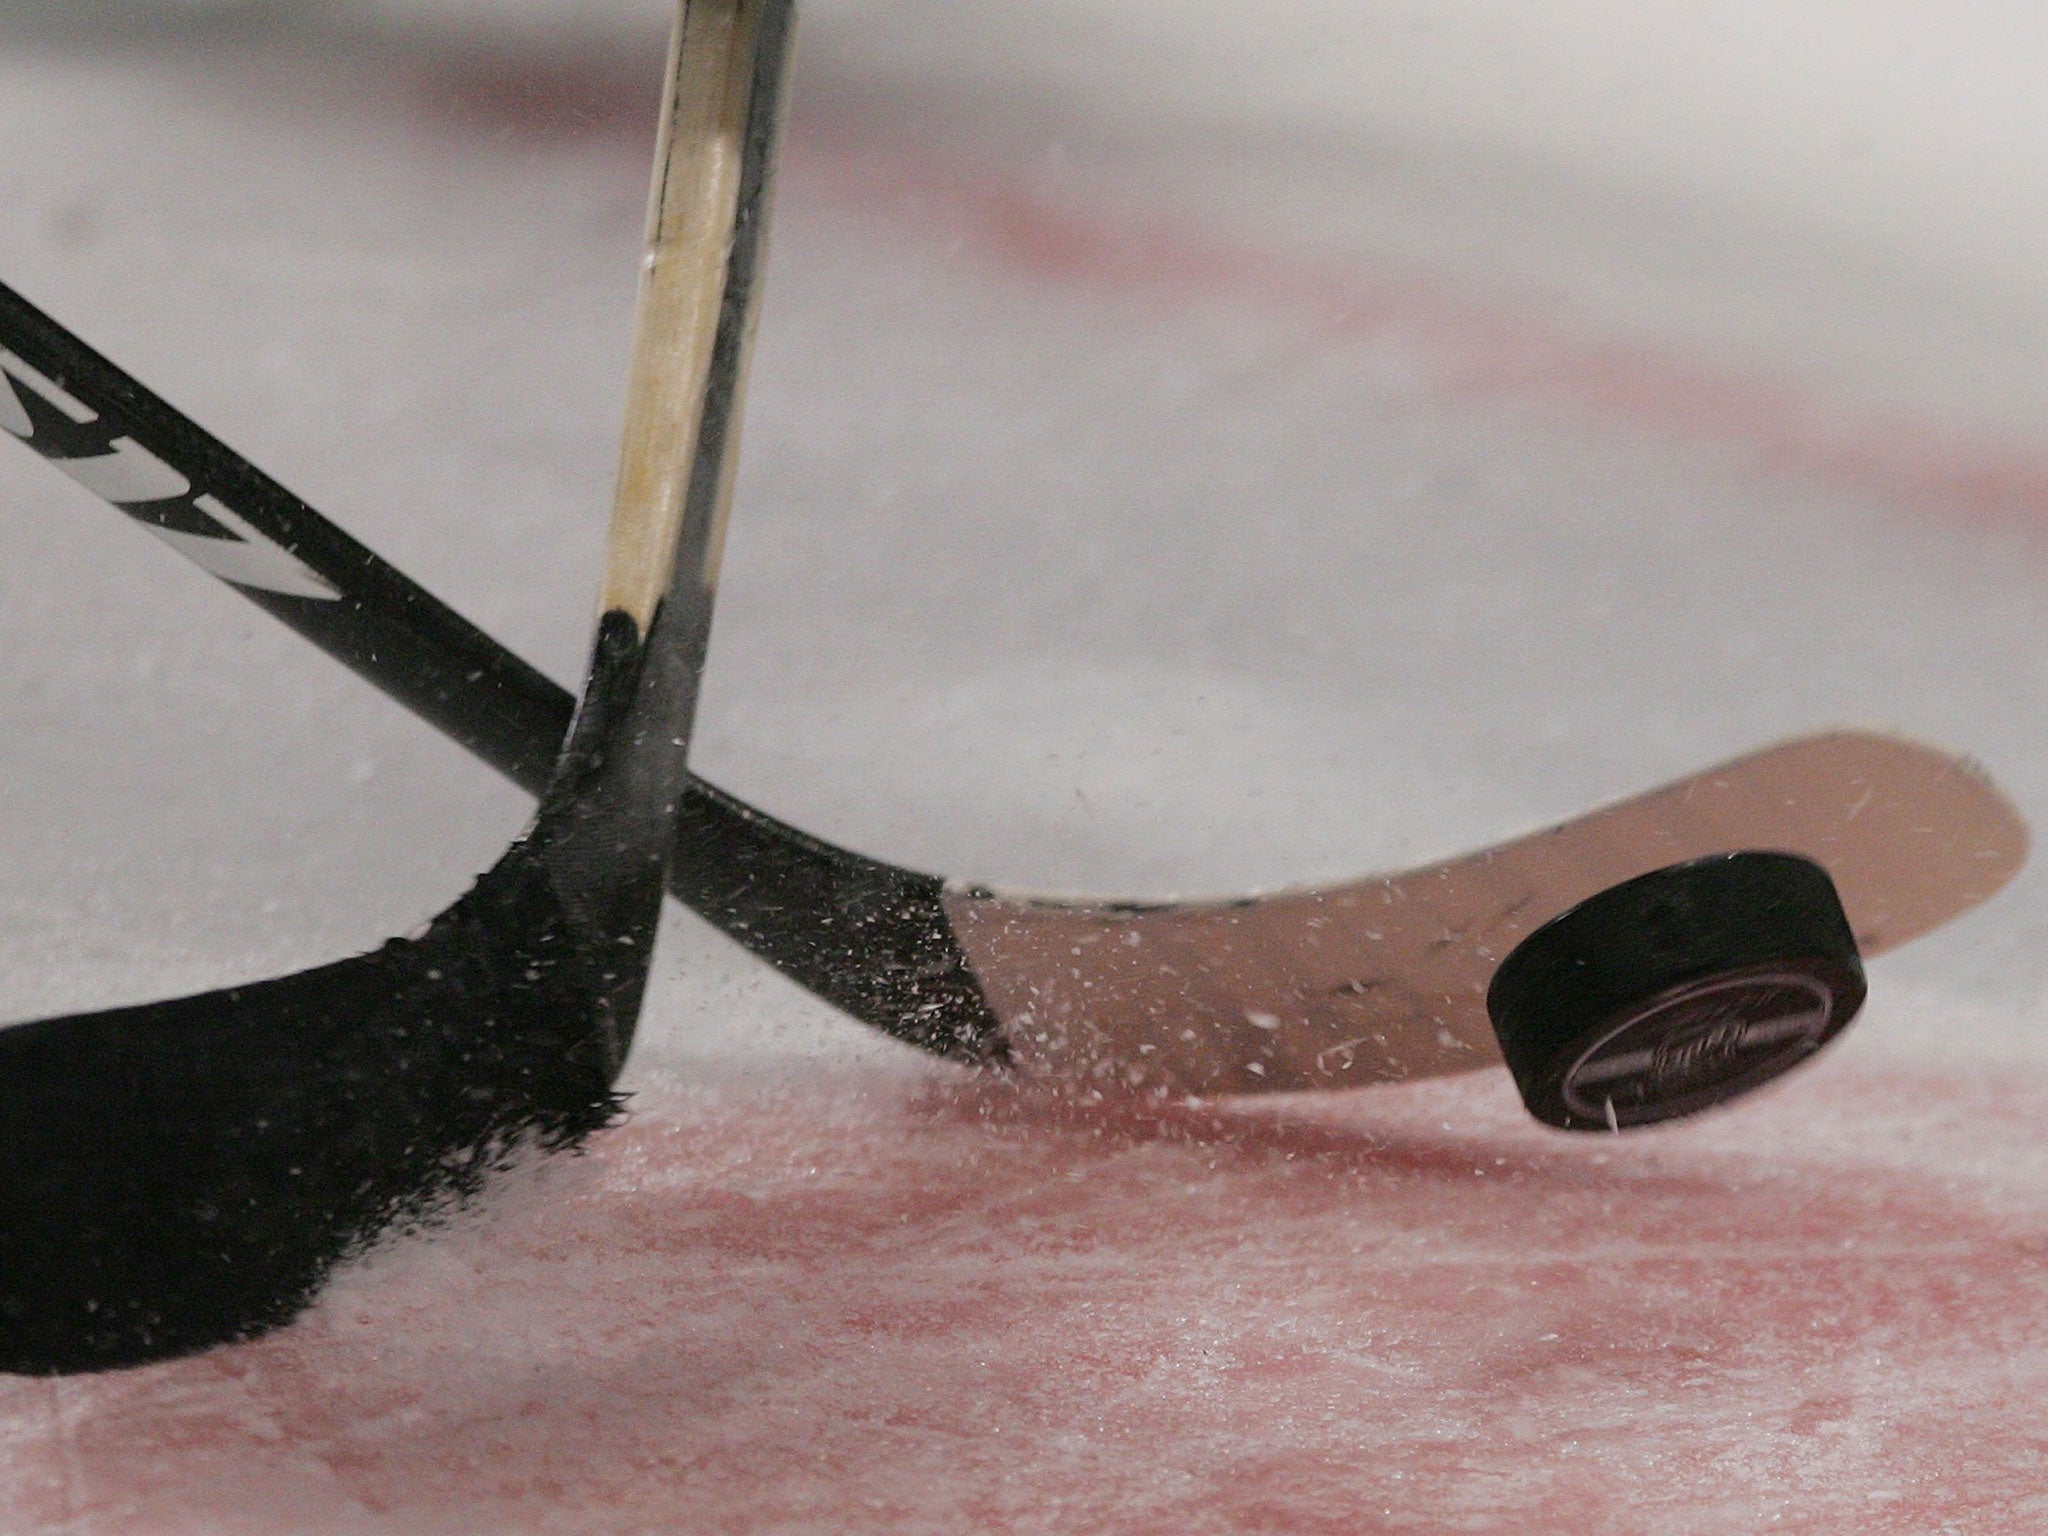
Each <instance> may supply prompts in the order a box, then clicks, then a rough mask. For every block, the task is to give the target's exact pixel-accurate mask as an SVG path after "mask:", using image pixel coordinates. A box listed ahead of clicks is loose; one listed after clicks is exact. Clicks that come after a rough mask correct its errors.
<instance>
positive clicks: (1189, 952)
mask: <svg viewBox="0 0 2048 1536" xmlns="http://www.w3.org/2000/svg"><path fill="white" fill-rule="evenodd" d="M0 380H4V381H5V384H6V385H7V386H11V387H0V429H4V430H8V431H11V432H12V433H14V434H15V435H16V436H18V437H22V438H24V439H25V440H26V441H27V442H28V443H29V445H30V446H31V447H33V448H35V449H37V450H38V451H39V452H41V453H42V454H44V455H45V456H46V457H47V458H49V459H50V460H51V461H52V462H54V463H55V464H57V465H58V467H60V468H62V469H64V470H65V471H66V472H67V473H69V474H70V475H72V476H73V477H74V478H76V479H77V480H79V481H80V482H81V483H82V484H84V485H85V486H87V487H88V488H89V489H91V490H94V491H95V492H97V493H99V494H100V495H102V496H104V497H105V498H107V499H108V500H109V501H111V502H113V503H114V504H115V505H116V506H117V507H119V508H120V510H122V511H124V512H126V513H128V514H129V515H130V516H131V517H133V518H134V519H135V520H136V521H138V522H140V523H142V524H143V525H144V526H146V527H148V528H150V529H151V530H152V531H154V532H156V533H158V534H159V535H160V536H162V537H163V538H164V539H165V540H166V541H168V542H170V543H171V544H173V545H174V546H175V547H177V548H178V549H179V550H181V551H182V552H184V553H185V554H187V555H188V556H190V557H191V558H193V559H194V560H195V561H197V562H198V563H199V564H200V565H202V566H203V567H205V568H206V569H207V570H209V571H210V572H212V573H213V574H215V575H217V576H219V577H221V578H222V579H224V580H226V581H228V582H229V583H230V584H231V585H233V586H234V587H235V588H236V589H237V590H238V591H240V592H242V593H243V595H245V596H247V597H249V598H250V599H251V600H253V601H255V602H256V603H258V604H259V605H261V606H262V607H264V608H265V609H267V610H268V611H269V612H271V613H272V614H273V615H275V616H276V617H278V618H279V619H281V620H283V621H284V622H285V623H287V624H289V625H291V626H292V627H293V628H294V629H296V630H298V631H299V632H300V633H301V634H302V635H305V636H306V637H307V638H308V639H310V640H312V641H313V642H314V643H315V644H316V645H318V646H320V647H321V648H322V649H323V650H325V651H327V652H328V653H329V654H330V655H333V656H335V657H337V658H338V659H340V660H342V661H343V662H345V663H346V664H348V665H349V666H351V667H352V668H354V669H355V670H356V671H357V672H358V673H359V674H360V675H361V676H363V677H364V678H366V679H367V680H368V681H370V682H372V683H373V684H375V685H376V686H377V687H379V688H381V689H382V690H384V691H385V692H386V693H388V694H390V695H391V696H392V697H394V698H396V699H398V700H399V701H400V702H401V703H404V704H406V705H407V706H408V707H409V708H411V709H413V710H414V711H415V712H416V713H418V714H420V715H421V716H422V717H423V718H424V719H426V720H428V721H429V722H430V723H432V724H434V725H435V726H437V727H438V728H439V729H440V730H442V731H443V732H445V733H446V734H447V735H449V736H451V737H452V738H453V739H455V740H456V741H458V742H461V743H463V744H464V745H466V746H468V747H469V748H470V749H471V750H472V751H474V752H476V753H477V754H478V755H479V756H480V757H482V758H483V759H484V760H485V761H486V762H489V763H491V764H492V765H494V766H496V767H497V768H498V769H499V770H500V771H502V772H504V773H505V774H507V775H508V776H509V777H510V778H512V779H513V780H514V782H516V783H519V784H521V785H523V786H525V787H526V788H528V789H529V790H533V791H536V792H538V790H539V789H540V788H541V787H542V785H543V784H544V783H545V780H546V776H547V771H548V770H547V764H548V762H549V757H550V754H551V753H552V751H553V750H554V747H555V745H556V744H557V743H559V741H560V740H561V737H562V733H563V731H564V730H565V729H566V727H567V724H568V720H569V714H570V710H571V707H572V701H571V699H570V696H569V695H568V693H567V692H566V691H564V690H563V689H561V688H559V687H557V686H556V685H555V684H554V683H552V682H550V681H549V680H548V679H546V678H545V677H543V676H541V675H540V674H539V673H537V672H535V671H534V670H533V669H532V668H531V667H529V666H527V665H526V664H525V663H524V662H522V661H520V660H519V659H518V658H517V657H515V656H513V655H512V654H511V653H510V652H508V651H506V650H504V649H503V648H502V647H500V646H498V645H496V644H495V643H494V642H493V641H491V640H490V639H489V637H487V636H485V635H484V634H483V633H482V632H481V631H479V630H477V629H476V628H475V627H474V626H472V625H470V624H469V623H467V622H466V621H465V620H463V619H462V618H461V617H459V616H458V615H457V614H455V613H454V612H453V611H452V610H451V609H449V608H447V607H446V606H445V605H443V604H441V603H439V602H438V601H436V600H435V599H434V598H432V597H431V596H429V595H428V594H427V593H426V592H424V591H422V590H421V589H420V588H419V587H418V586H416V585H414V584H413V583H412V582H410V581H409V580H408V579H407V578H406V577H405V576H404V575H403V574H401V573H400V572H399V571H397V570H396V569H394V568H393V567H391V566H390V565H387V564H385V563H384V562H383V561H381V560H379V559H378V558H377V557H376V556H375V555H373V554H371V553H370V552H369V551H368V550H367V549H365V548H363V546H361V545H360V544H358V543H356V542H355V541H354V540H352V539H351V538H349V537H348V535H346V534H344V533H342V532H341V531H340V530H339V529H338V528H336V527H335V526H334V525H333V524H331V523H329V522H327V521H326V520H325V519H324V518H322V517H321V516H320V515H319V514H318V513H317V512H315V511H314V510H313V509H312V508H311V507H309V506H307V505H306V504H305V503H304V502H302V501H300V500H298V499H297V498H296V497H294V496H293V495H291V493H290V492H288V491H286V490H284V489H283V488H282V487H281V486H279V485H278V484H277V482H275V481H274V480H271V479H270V478H269V477H268V476H266V475H264V474H263V473H262V472H261V471H260V470H258V469H256V468H255V467H254V466H252V465H251V464H249V462H248V461H247V460H245V459H243V458H241V457H240V456H238V455H237V454H235V453H234V452H233V451H232V450H230V449H229V448H227V447H226V446H225V445H223V444H222V443H220V442H219V441H218V440H217V439H215V438H213V437H211V436H210V435H208V434H207V433H205V432H204V431H202V430H201V429H200V428H198V427H197V426H195V425H194V424H193V423H192V422H190V421H189V420H187V419H186V418H185V417H184V416H182V415H180V414H179V413H178V412H177V411H175V410H173V409H172V408H171V407H170V406H169V405H167V404H165V403H164V402H163V401H162V400H160V399H159V398H157V397H156V396H155V395H154V394H152V393H150V392H149V391H148V390H147V389H145V388H143V386H142V385H140V384H139V383H137V382H136V381H135V380H133V379H131V378H129V377H128V376H127V375H126V374H124V373H122V372H121V371H120V370H119V369H117V368H115V367H114V366H113V365H112V364H111V363H109V362H107V361H106V360H105V359H104V358H102V357H100V356H99V355H98V354H97V353H95V352H94V351H92V350H91V349H90V348H89V347H87V346H86V345H85V344H84V343H83V342H82V341H80V340H79V339H78V338H77V337H75V336H73V335H71V334H70V333H69V332H67V331H65V330H64V329H63V328H62V327H61V326H59V325H57V324H56V322H54V321H53V320H51V319H49V318H48V317H47V316H44V315H42V314H40V313H39V312H38V311H36V310H35V309H34V308H33V307H31V306H30V305H29V304H27V303H26V301H24V300H23V299H21V298H20V297H19V296H18V295H15V294H13V293H11V292H9V291H7V290H6V289H4V288H0ZM1744 847H1770V848H1781V849H1789V850H1794V851H1799V852H1804V853H1807V854H1809V855H1810V856H1812V857H1814V858H1816V859H1819V860H1820V861H1821V862H1823V863H1824V864H1825V865H1826V866H1827V867H1828V869H1829V870H1830V871H1831V873H1832V874H1833V875H1834V877H1835V881H1836V883H1837V884H1838V885H1839V886H1840V887H1841V890H1842V896H1843V899H1844V900H1845V901H1846V903H1847V905H1848V910H1849V915H1850V917H1851V919H1852V920H1853V921H1854V923H1855V927H1856V937H1857V939H1858V941H1859V942H1860V944H1861V946H1862V948H1863V951H1864V952H1865V953H1866V954H1876V953H1881V952H1882V951H1883V950H1885V949H1887V948H1890V947H1892V946H1893V945H1896V944H1900V943H1904V942H1905V941H1906V940H1908V939H1910V938H1912V937H1914V936H1916V935H1917V934H1919V933H1922V932H1925V931H1927V930H1928V929H1930V928H1933V927H1935V926H1938V925H1939V924H1940V923H1942V922H1945V921H1947V920H1949V919H1950V918H1953V917H1955V916H1956V915H1958V914H1959V913H1960V912H1963V911H1966V910H1968V909H1969V908H1970V907H1972V906H1974V905H1976V904H1977V903H1978V902H1980V901H1982V900H1984V899H1986V898H1987V897H1988V896H1989V895H1991V894H1992V893H1993V892H1995V891H1996V890H1998V889H1999V888H2000V887H2001V886H2002V885H2003V884H2004V883H2005V881H2006V880H2007V879H2009V878H2010V876H2011V874H2012V873H2013V871H2014V870H2016V869H2017V868H2018V867H2019V863H2020V861H2021V860H2022V859H2023V858H2024V854H2025V848H2026V835H2025V830H2024V827H2023V826H2022V824H2021V823H2020V822H2019V819H2018V817H2017V816H2016V815H2015V813H2014V812H2013V810H2012V808H2011V806H2010V805H2008V804H2007V803H2006V802H2005V801H2004V800H2003V798H2002V797H2001V796H1999V795H1998V794H1997V792H1996V791H1995V790H1994V789H1992V788H1991V787H1990V786H1989V785H1988V784H1986V783H1985V782H1984V781H1983V780H1982V778H1981V776H1980V775H1977V774H1975V773H1974V772H1971V771H1969V770H1968V769H1967V767H1966V766H1965V765H1963V764H1960V763H1958V762H1957V761H1955V760H1954V759H1952V758H1949V757H1947V756H1945V755H1943V754H1941V753H1939V752H1936V751H1933V750H1931V749H1929V748H1926V747H1922V746H1919V745H1917V744H1914V743H1910V742H1901V741H1897V740H1892V739H1889V738H1885V737H1880V736H1872V735H1865V734H1840V735H1831V736H1823V737H1817V738H1811V739H1807V740H1804V741H1797V742H1791V743H1787V744H1785V745H1783V746H1780V747H1775V748H1771V749H1769V750H1767V751H1765V752H1762V753H1757V754H1753V755H1751V756H1749V757H1746V758H1742V759H1739V760H1737V761H1736V762H1733V763H1729V764H1723V765H1721V766H1719V767H1717V768H1715V769H1713V770H1710V771H1709V772H1707V773H1703V774H1700V775H1698V776H1696V777H1694V778H1692V779H1688V780H1685V781H1682V782H1680V783H1678V784H1675V785H1672V786H1669V787H1668V788H1666V789H1663V790H1657V791H1653V792H1651V793H1650V794H1647V795H1644V796H1642V797H1640V798H1638V799H1636V800H1632V801H1629V802H1625V803H1623V804H1621V805H1618V806H1611V807H1608V808H1606V809H1604V810H1600V811H1596V812H1593V813H1591V814H1589V815H1587V816H1584V817H1581V818H1579V819H1578V820H1576V821H1573V822H1571V823H1569V824H1567V825H1566V826H1564V827H1561V828H1556V829H1553V830H1552V831H1550V832H1548V833H1543V834H1539V835H1537V836H1535V837H1532V838H1525V839H1520V840H1517V841H1515V842H1512V843H1507V844H1502V845H1499V846H1497V847H1494V848H1489V849H1482V850H1480V851H1478V852H1476V853H1473V854H1468V855H1465V856H1462V857H1460V858H1455V859H1451V860H1449V861H1446V862H1444V863H1441V864H1435V865H1429V866H1425V867H1423V868H1420V869H1414V870H1409V871H1405V872H1401V873H1398V874H1393V875H1386V876H1376V877H1371V878H1367V879H1363V880H1358V881H1353V882H1346V883H1344V884H1340V885H1334V886H1326V887H1322V888H1318V889H1309V890H1295V891H1281V892H1277V893H1273V894H1269V895H1261V896H1255V897H1244V898H1239V899H1235V900H1223V901H1203V902H1153V903H1130V902H1119V901H1106V900H1078V899H1077V900H1066V901H1055V900H1048V899H1045V898H1039V897H1032V896H1025V895H1007V894H998V893H995V892H991V891H988V890H985V889H981V888H979V887H975V886H970V885H964V884H958V883H951V882H945V881H941V880H939V879H937V878H934V877H932V876H929V875H924V874H918V873H915V872H913V871H910V870H905V869H901V868H898V867H896V866H894V865H890V864H887V863H884V862H882V861H879V860H875V859H869V858H865V857H863V856H862V855H860V854H857V853H853V852H851V851H849V850H846V849H843V848H837V847H834V846H832V845H831V844H828V843H824V842H821V841H819V840H817V839H815V838H812V837H809V836H808V835H806V834H805V833H803V832H800V831H798V830H796V829H795V828H793V827H789V826H787V825H785V824H783V823H781V822H778V821H776V820H775V819H773V818H772V817H769V816H767V815H764V814H763V813H761V812H759V811H756V810H753V809H752V808H750V807H748V806H746V805H744V804H743V803H741V802H740V801H738V800H736V799H734V798H732V797H731V796H729V795H726V794H724V793H723V792H722V791H720V790H718V789H716V788H714V787H713V786H711V785H709V784H706V783H704V782H702V781H701V780H692V781H690V783H689V786H688V788H687V790H686V792H685V795H684V799H683V805H682V808H681V812H680V816H679V825H678V830H677V837H676V846H675V860H674V864H673V866H672V869H671V873H670V890H671V891H672V892H674V894H676V895H677V896H679V897H680V898H681V899H682V900H684V901H685V902H687V903H688V904H689V905H691V906H692V907H694V908H695V909H696V910H697V911H699V912H700V913H701V914H703V915H704V916H705V917H707V918H708V919H710V920H711V921H712V922H713V923H715V924H717V925H718V926H719V927H720V928H722V929H723V930H724V931H725V932H726V933H727V934H728V935H730V936H731V937H732V938H734V939H736V940H737V941H738V942H739V943H741V944H742V945H744V946H745V947H747V948H748V949H750V950H752V951H753V952H754V953H755V954H756V955H758V956H760V957H761V958H763V959H765V960H767V961H768V962H769V963H771V964H773V965H774V966H775V967H776V968H777V969H779V970H781V971H782V972H783V973H784V974H785V975H787V976H789V977H791V978H792V979H794V980H796V981H798V982H800V983H801V984H803V985H805V986H807V987H809V988H810V989H811V990H812V991H814V992H816V993H817V994H818V995H819V996H821V997H823V998H824V999H826V1000H827V1001H828V1002H831V1003H833V1004H834V1005H836V1006H838V1007H839V1008H841V1009H843V1010H845V1011H846V1012H847V1013H849V1014H851V1015H853V1016H854V1017H855V1018H858V1019H861V1020H862V1021H864V1022H866V1023H868V1024H870V1025H873V1026H875V1027H877V1028H879V1029H882V1030H884V1031H885V1032H887V1033H889V1034H892V1035H895V1036H896V1037H898V1038H899V1039H903V1040H906V1041H908V1042H910V1043H912V1044H914V1045H919V1046H922V1047H924V1048H926V1049H928V1050H931V1051H934V1052H936V1053H938V1054H940V1055H944V1056H951V1057H954V1058H956V1059H961V1060H967V1061H1010V1062H1013V1063H1015V1064H1017V1065H1019V1066H1021V1067H1022V1068H1024V1069H1025V1070H1027V1071H1029V1072H1032V1073H1034V1074H1040V1075H1047V1076H1053V1077H1057V1078H1061V1079H1065V1080H1069V1081H1073V1080H1079V1081H1080V1082H1082V1083H1084V1084H1088V1085H1111V1084H1113V1085H1117V1086H1120V1087H1123V1088H1131V1087H1144V1088H1147V1089H1153V1090H1161V1091H1176V1092H1198V1093H1214V1092H1223V1091H1229V1092H1266V1091H1274V1090H1279V1089H1295V1088H1315V1087H1339V1086H1346V1085H1349V1084H1354V1083H1361V1082H1373V1081H1384V1080H1388V1079H1394V1078H1403V1077H1412V1076H1424V1075H1431V1074H1438V1073H1445V1072H1457V1071H1463V1070H1468V1069H1471V1068H1474V1067H1481V1066H1487V1065H1490V1064H1492V1063H1494V1062H1495V1061H1497V1060H1498V1059H1499V1055H1498V1051H1497V1049H1496V1045H1495V1042H1494V1039H1493V1037H1492V1034H1491V1032H1490V1030H1489V1028H1488V1024H1487V1019H1486V1014H1485V1010H1484V1008H1483V1006H1482V999H1483V997H1484V994H1485V991H1486V987H1487V983H1488V979H1489V978H1490V976H1491V974H1492V970H1493V966H1494V964H1495V962H1497V961H1498V960H1499V959H1501V958H1502V957H1503V956H1504V955H1505V954H1506V953H1507V951H1508V949H1509V948H1511V947H1512V945H1513V943H1514V942H1515V940H1516V939H1517V937H1519V936H1521V935H1525V934H1527V933H1528V932H1529V931H1531V930H1532V929H1533V928H1535V927H1536V926H1537V925H1538V924H1539V923H1540V922H1541V921H1542V920H1543V919H1544V918H1545V917H1547V916H1552V915H1555V914H1556V913H1558V912H1560V911H1562V910H1564V909H1565V908H1566V907H1568V906H1570V905H1572V904H1574V903H1576V902H1578V901H1581V900H1584V899H1585V898H1587V897H1590V896H1592V895H1594V894H1596V893H1597V892H1598V891H1600V890H1601V889H1602V888H1603V884H1602V882H1603V881H1604V882H1607V883H1612V882H1615V881H1620V880H1624V879H1628V878H1630V877H1632V876H1634V875H1638V874H1641V873H1644V872H1645V871H1647V870H1650V869H1654V868H1657V867H1659V866H1661V865H1663V864H1668V863H1675V862H1678V861H1680V860H1683V859H1687V858H1693V857H1699V856H1702V855H1705V854H1711V853H1718V852H1725V851H1729V850H1732V849H1737V848H1744ZM1396 915H1398V921H1396V920H1395V918H1396Z"/></svg>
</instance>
